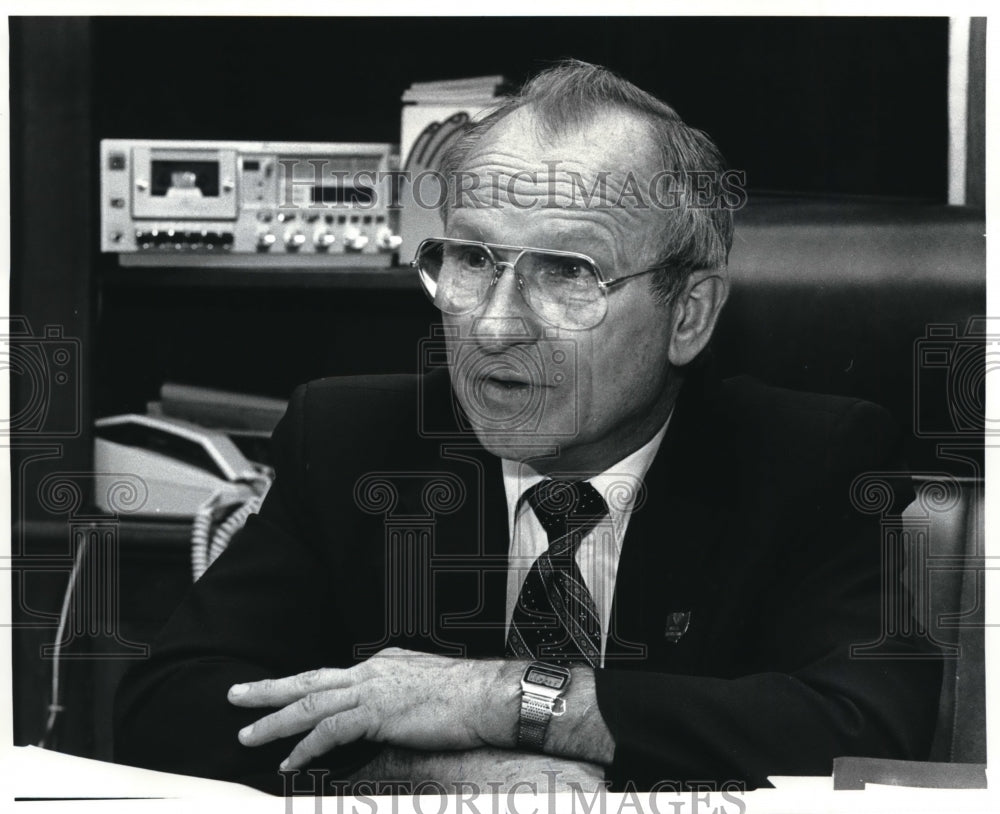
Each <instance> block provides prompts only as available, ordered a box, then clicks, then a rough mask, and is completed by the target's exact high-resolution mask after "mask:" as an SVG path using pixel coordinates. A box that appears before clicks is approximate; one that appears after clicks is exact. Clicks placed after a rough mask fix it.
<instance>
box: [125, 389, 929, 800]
mask: <svg viewBox="0 0 1000 814" xmlns="http://www.w3.org/2000/svg"><path fill="white" fill-rule="evenodd" d="M461 418H462V417H461V415H460V414H458V413H457V412H456V408H455V407H454V405H453V402H452V399H451V392H450V388H449V386H448V382H447V378H446V377H445V376H440V375H434V374H431V375H430V376H427V377H423V378H418V377H413V376H384V377H364V378H348V379H329V380H324V381H319V382H314V383H312V384H310V385H307V386H305V387H302V388H300V389H299V390H297V391H296V393H295V394H294V396H293V398H292V400H291V404H290V407H289V410H288V413H287V415H286V416H285V418H284V419H283V420H282V422H281V424H280V426H279V428H278V429H277V430H276V432H275V436H274V455H275V465H276V470H277V473H278V477H277V480H276V483H275V485H274V487H273V488H272V490H271V493H270V495H269V496H268V498H267V500H266V502H265V504H264V507H263V508H262V510H261V512H260V514H259V515H258V516H256V517H252V518H251V519H250V521H249V522H248V523H247V526H246V528H245V529H244V531H243V532H242V533H241V534H240V535H238V536H237V538H236V539H235V540H234V541H233V543H232V544H231V546H230V547H229V549H228V550H227V551H226V552H225V553H224V554H223V555H222V556H221V557H220V558H219V560H218V561H217V562H216V563H215V564H214V565H213V566H212V567H211V568H210V569H209V571H208V572H207V573H206V574H205V576H204V577H202V579H201V580H200V581H199V582H198V583H197V584H196V585H195V586H194V588H193V590H192V591H191V593H190V595H189V596H188V597H187V599H186V600H185V601H184V603H183V604H182V605H181V607H180V608H179V609H178V610H177V612H176V613H175V615H174V616H173V618H172V619H171V620H170V622H169V624H168V625H167V627H166V629H165V630H164V631H163V633H162V635H161V637H160V638H159V640H158V641H157V642H156V643H154V647H153V655H152V657H151V659H150V660H149V661H148V662H145V663H143V664H140V665H137V667H136V668H135V669H134V670H133V671H132V672H131V673H130V674H129V675H128V676H127V677H126V679H125V680H124V682H123V684H122V686H121V688H120V691H119V697H118V703H117V707H116V732H117V743H116V750H117V759H119V760H121V761H122V762H126V763H133V764H137V765H143V766H149V767H154V768H160V769H164V770H168V771H175V772H182V773H187V774H196V775H204V776H211V777H218V778H224V779H234V780H240V781H242V782H247V783H250V784H252V785H257V786H259V787H261V788H265V789H268V790H271V791H275V792H278V793H280V792H281V791H282V783H281V780H280V778H279V777H278V775H277V772H276V766H277V764H278V763H279V762H280V760H281V759H282V758H284V757H285V756H286V755H287V754H288V752H289V751H290V749H291V747H292V745H293V744H294V743H295V742H296V741H297V740H298V738H293V739H289V740H286V741H283V742H280V743H278V744H272V745H269V746H265V747H258V748H256V749H248V748H245V747H243V746H241V745H240V744H239V743H238V742H237V740H236V732H237V730H238V729H239V728H241V727H242V726H244V725H246V724H247V723H250V722H251V721H253V720H255V719H256V718H257V717H259V713H258V712H256V711H253V710H241V709H237V708H235V707H232V706H230V705H229V704H228V703H227V701H226V690H227V688H228V687H229V686H230V685H231V684H233V683H237V682H243V681H252V680H256V679H260V678H264V677H267V676H284V675H290V674H294V673H298V672H301V671H304V670H308V669H312V668H316V667H320V666H342V665H350V664H353V663H356V662H357V661H359V660H361V659H363V658H366V657H367V656H369V655H371V654H372V653H374V652H377V651H378V650H379V649H381V648H382V647H386V646H390V645H395V646H400V647H408V648H412V649H423V650H433V651H436V652H442V653H450V654H453V655H461V656H467V657H502V656H503V652H504V622H505V619H504V614H505V602H506V556H507V547H508V530H507V508H506V502H505V498H504V492H503V486H502V480H501V472H500V465H499V462H498V461H497V459H496V458H494V457H493V456H491V455H489V454H488V453H486V452H485V451H484V450H483V449H482V447H481V446H480V445H479V444H478V442H477V441H476V440H475V437H474V436H473V435H472V434H471V433H469V432H467V431H463V430H462V427H461V424H462V421H461ZM897 442H898V438H897V435H896V433H895V431H894V430H893V428H892V424H891V422H890V421H889V419H888V416H887V415H886V414H885V413H884V411H882V410H881V409H880V408H877V407H875V406H873V405H871V404H867V403H864V402H860V401H856V400H849V399H843V398H833V397H826V396H817V395H809V394H800V393H793V392H790V391H783V390H777V389H773V388H768V387H765V386H763V385H761V384H759V383H756V382H754V381H753V380H750V379H745V378H744V379H734V380H728V381H726V382H720V381H717V380H715V379H713V378H712V377H711V375H709V374H696V375H693V376H692V377H690V378H689V380H688V381H687V382H685V384H684V386H683V388H682V393H681V397H680V399H679V400H678V404H677V407H676V411H675V414H674V417H673V419H672V420H671V424H670V427H669V430H668V432H667V435H666V436H665V438H664V442H663V444H662V446H661V448H660V451H659V453H658V455H657V457H656V459H655V460H654V462H653V464H652V467H651V468H650V470H649V472H648V474H647V477H646V481H645V493H644V495H643V496H642V497H641V498H640V505H639V506H637V508H636V510H635V511H634V513H633V515H632V519H631V521H630V524H629V527H628V531H627V534H626V537H625V541H624V545H623V550H622V556H621V561H620V565H619V570H618V575H617V582H616V587H615V597H614V605H613V610H612V627H611V630H610V637H609V644H608V657H607V662H606V665H605V667H604V668H603V669H601V670H598V671H597V694H598V702H599V707H600V712H601V715H602V716H603V717H604V719H605V721H606V722H607V725H608V727H609V728H610V729H611V732H612V733H613V735H614V738H615V742H616V749H615V758H614V764H613V765H612V766H611V768H610V770H609V773H608V774H609V777H610V778H611V779H612V780H613V782H614V783H615V785H616V786H618V787H621V786H622V784H623V783H625V782H627V781H632V782H634V783H635V784H636V786H637V787H639V788H644V787H645V788H650V787H652V786H654V785H655V784H657V783H659V782H661V781H681V782H682V781H694V780H698V781H705V780H715V781H716V782H720V783H721V782H725V781H736V782H743V783H745V784H747V786H748V787H754V786H757V785H761V784H766V780H765V777H766V776H767V775H769V774H778V775H788V774H818V775H829V774H830V772H831V768H832V760H833V758H834V757H836V756H840V755H871V756H886V757H896V758H911V759H919V758H922V757H925V755H926V751H927V749H928V748H929V744H930V740H931V735H932V729H933V723H934V719H935V711H936V705H937V695H938V688H939V682H940V662H939V661H937V660H935V659H934V658H933V654H927V655H929V656H930V657H929V658H912V656H914V655H920V643H919V641H912V640H905V639H900V638H898V637H886V636H884V635H883V628H884V627H885V624H884V623H883V621H882V608H883V597H884V596H885V595H886V591H887V590H890V591H891V590H895V587H894V586H895V581H896V579H897V577H898V574H896V573H895V571H893V570H891V569H893V568H895V567H896V563H898V560H895V559H892V558H883V556H882V545H881V542H880V540H881V532H880V522H881V520H882V516H881V515H880V514H879V513H878V512H875V513H863V512H860V511H858V510H857V509H856V508H855V507H854V503H853V502H852V499H851V484H852V481H853V480H854V478H855V476H856V475H858V474H859V473H862V472H866V471H881V470H885V469H887V468H893V467H895V466H898V465H899V461H898V458H897V454H898V446H897ZM884 497H885V498H886V500H885V502H884V505H883V506H882V508H883V509H884V510H886V511H887V512H892V511H899V510H901V509H902V508H903V506H904V505H905V503H906V502H907V501H908V500H909V497H910V495H909V494H908V489H902V490H897V491H896V492H887V493H886V494H885V495H884ZM884 560H885V562H884ZM887 569H889V570H887ZM885 604H886V605H889V604H891V602H887V603H885ZM678 633H681V635H680V636H679V637H678V635H677V634H678ZM876 643H877V646H876V647H874V648H869V649H868V650H867V651H864V654H862V653H857V654H855V655H856V656H857V657H852V654H851V650H850V649H851V646H852V645H865V644H876ZM862 655H865V657H861V656H862ZM873 655H874V656H875V657H872V656H873ZM377 748H378V747H377V746H376V745H374V744H367V743H359V744H355V745H354V746H352V747H347V748H343V749H338V750H335V751H334V752H333V753H331V754H330V755H328V756H326V757H325V758H324V759H323V760H322V761H318V762H317V765H320V764H322V765H323V766H326V767H328V768H329V769H330V770H331V771H332V772H333V774H332V775H331V776H332V777H339V776H343V775H345V774H346V773H347V772H349V771H350V770H351V769H353V768H357V767H359V766H361V765H363V764H364V763H366V762H367V761H368V760H369V759H371V757H373V755H374V753H375V751H376V750H377Z"/></svg>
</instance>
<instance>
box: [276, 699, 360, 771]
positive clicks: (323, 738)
mask: <svg viewBox="0 0 1000 814" xmlns="http://www.w3.org/2000/svg"><path fill="white" fill-rule="evenodd" d="M367 732H368V715H367V714H366V712H365V710H364V708H363V707H354V708H352V709H349V710H346V711H345V712H341V713H340V714H339V715H333V716H331V717H329V718H324V719H323V720H322V721H320V722H319V723H318V724H316V727H315V728H314V729H313V731H312V732H310V733H309V734H308V735H306V736H305V737H304V738H303V739H302V740H301V741H299V743H298V744H297V745H296V747H295V748H294V749H293V750H292V753H291V754H290V755H289V756H288V757H287V758H285V760H283V761H282V762H281V766H279V768H281V769H298V768H301V767H302V766H305V765H306V764H307V763H308V762H309V761H310V760H312V759H313V758H315V757H319V756H320V755H323V754H326V753H327V752H329V751H330V750H331V749H333V748H335V747H337V746H343V745H344V744H348V743H353V742H354V741H356V740H359V739H360V738H363V737H365V735H366V734H367Z"/></svg>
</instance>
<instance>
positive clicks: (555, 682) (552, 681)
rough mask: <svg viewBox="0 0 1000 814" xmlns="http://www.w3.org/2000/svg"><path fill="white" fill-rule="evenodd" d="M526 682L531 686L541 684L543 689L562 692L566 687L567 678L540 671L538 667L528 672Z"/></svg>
mask: <svg viewBox="0 0 1000 814" xmlns="http://www.w3.org/2000/svg"><path fill="white" fill-rule="evenodd" d="M525 681H528V682H530V683H531V684H541V685H542V686H543V687H551V688H552V689H553V690H561V689H562V688H563V687H565V686H566V676H564V675H559V674H557V673H550V672H548V671H545V670H540V669H538V668H537V667H531V668H530V669H529V670H528V674H527V675H526V676H525Z"/></svg>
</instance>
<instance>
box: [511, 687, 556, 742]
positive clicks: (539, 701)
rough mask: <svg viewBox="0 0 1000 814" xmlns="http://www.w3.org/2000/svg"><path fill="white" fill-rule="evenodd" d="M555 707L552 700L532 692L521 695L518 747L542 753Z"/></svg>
mask: <svg viewBox="0 0 1000 814" xmlns="http://www.w3.org/2000/svg"><path fill="white" fill-rule="evenodd" d="M554 706H555V703H554V701H553V700H552V699H551V698H546V697H545V696H543V695H535V694H534V693H531V692H522V693H521V717H520V720H519V721H518V725H517V745H518V746H520V747H522V748H525V749H531V750H533V751H536V752H540V751H542V746H544V745H545V733H546V732H547V731H548V729H549V721H551V720H552V709H553V707H554Z"/></svg>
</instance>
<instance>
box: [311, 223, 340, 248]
mask: <svg viewBox="0 0 1000 814" xmlns="http://www.w3.org/2000/svg"><path fill="white" fill-rule="evenodd" d="M336 241H337V236H336V235H335V234H334V233H333V232H331V231H330V230H329V229H324V228H319V229H317V230H316V234H314V235H313V243H315V244H316V248H317V249H319V250H321V251H323V250H326V249H329V248H330V247H331V246H332V245H333V244H334V243H335V242H336Z"/></svg>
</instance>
